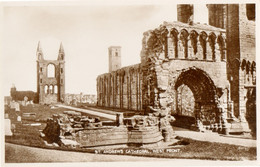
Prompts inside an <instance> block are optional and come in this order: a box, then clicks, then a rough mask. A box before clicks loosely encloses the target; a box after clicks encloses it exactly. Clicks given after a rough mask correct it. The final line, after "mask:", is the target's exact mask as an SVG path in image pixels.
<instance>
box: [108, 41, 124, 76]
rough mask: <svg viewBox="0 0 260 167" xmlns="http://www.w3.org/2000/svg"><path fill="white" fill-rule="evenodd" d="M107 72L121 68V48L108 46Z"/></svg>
mask: <svg viewBox="0 0 260 167" xmlns="http://www.w3.org/2000/svg"><path fill="white" fill-rule="evenodd" d="M108 56H109V70H108V71H109V72H112V71H116V70H118V69H120V68H121V46H110V47H109V48H108Z"/></svg>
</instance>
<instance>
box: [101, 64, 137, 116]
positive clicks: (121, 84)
mask: <svg viewBox="0 0 260 167" xmlns="http://www.w3.org/2000/svg"><path fill="white" fill-rule="evenodd" d="M141 86H142V73H141V68H140V64H137V65H133V66H128V67H124V68H121V69H119V70H116V71H114V72H111V73H107V74H103V75H100V76H98V78H97V105H98V106H103V107H112V108H121V109H127V110H139V111H140V110H142V90H141Z"/></svg>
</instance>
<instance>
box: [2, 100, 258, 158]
mask: <svg viewBox="0 0 260 167" xmlns="http://www.w3.org/2000/svg"><path fill="white" fill-rule="evenodd" d="M65 110H68V109H64V108H55V109H50V107H49V106H42V105H37V104H35V105H34V107H33V106H26V107H24V106H21V111H20V112H15V111H14V109H10V108H9V107H8V106H5V113H8V114H9V118H10V119H11V121H12V124H14V125H15V129H14V130H13V136H11V137H8V136H6V137H5V141H6V142H9V143H14V144H20V145H26V146H33V147H40V148H48V149H58V150H69V151H80V152H89V153H97V150H98V153H101V154H106V153H108V150H109V149H107V147H106V148H105V149H104V148H102V147H99V149H94V148H67V147H55V146H47V145H45V144H44V140H43V139H42V138H41V137H40V131H39V130H43V129H44V128H45V126H46V123H45V122H46V120H47V118H49V117H51V116H52V115H53V114H59V113H63V111H65ZM28 112H29V113H35V114H36V117H34V118H27V119H26V118H25V117H23V116H22V113H28ZM17 115H20V116H22V123H21V122H17V121H16V119H17ZM101 120H105V119H103V118H101ZM29 123H41V125H40V126H28V125H26V124H29ZM178 139H180V140H181V141H182V143H186V144H187V145H176V146H171V147H169V148H171V149H167V148H163V149H160V148H155V147H154V148H151V149H150V148H145V150H146V151H144V152H142V151H138V150H144V148H133V147H131V148H126V147H120V146H118V147H116V148H115V146H114V147H113V149H114V150H120V151H119V152H116V151H115V153H112V154H120V155H135V156H149V157H162V158H187V159H210V160H245V159H246V160H256V148H249V147H242V146H236V145H229V144H221V143H211V142H204V141H196V140H191V139H186V138H180V137H179V138H178ZM188 143H189V144H188ZM174 150H175V151H174ZM176 150H179V151H178V152H176ZM110 154H111V152H110Z"/></svg>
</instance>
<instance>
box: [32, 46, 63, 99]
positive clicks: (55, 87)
mask: <svg viewBox="0 0 260 167" xmlns="http://www.w3.org/2000/svg"><path fill="white" fill-rule="evenodd" d="M36 55H37V99H39V103H40V104H51V103H57V102H63V101H64V98H65V53H64V49H63V46H62V44H61V45H60V49H59V55H58V58H57V60H45V59H44V57H43V52H42V48H41V46H40V42H39V44H38V48H37V53H36ZM51 66H52V67H53V72H54V75H53V76H48V70H50V68H49V67H51Z"/></svg>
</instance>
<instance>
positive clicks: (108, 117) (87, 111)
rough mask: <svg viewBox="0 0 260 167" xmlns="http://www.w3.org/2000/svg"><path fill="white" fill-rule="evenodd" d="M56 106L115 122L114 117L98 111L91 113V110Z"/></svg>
mask: <svg viewBox="0 0 260 167" xmlns="http://www.w3.org/2000/svg"><path fill="white" fill-rule="evenodd" d="M56 106H58V107H63V108H67V109H70V110H74V111H79V112H83V113H86V114H90V115H96V116H99V117H104V118H107V119H110V120H113V121H115V120H116V115H111V114H106V113H102V112H98V111H92V110H88V109H82V108H76V107H71V106H66V105H62V104H58V105H56Z"/></svg>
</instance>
